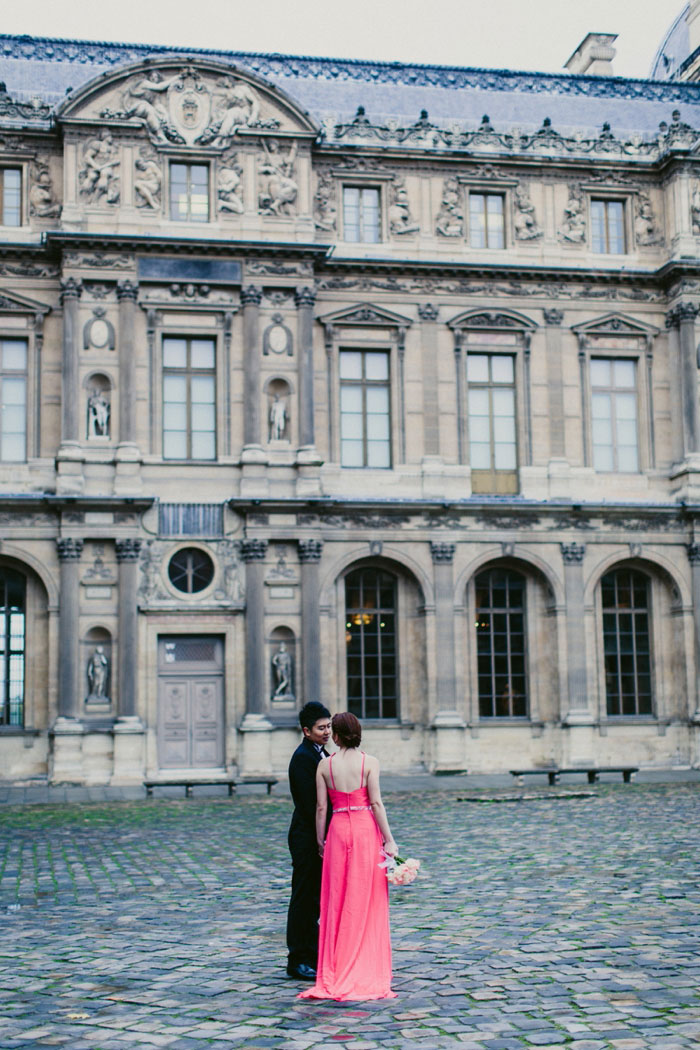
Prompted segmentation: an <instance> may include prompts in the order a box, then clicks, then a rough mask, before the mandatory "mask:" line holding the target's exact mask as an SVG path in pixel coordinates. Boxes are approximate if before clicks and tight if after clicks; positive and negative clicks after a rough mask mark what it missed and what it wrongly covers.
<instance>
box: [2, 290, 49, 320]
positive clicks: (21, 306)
mask: <svg viewBox="0 0 700 1050" xmlns="http://www.w3.org/2000/svg"><path fill="white" fill-rule="evenodd" d="M50 310H51V307H50V306H47V305H46V303H39V302H37V301H36V299H30V298H29V297H28V296H26V295H18V294H17V293H16V292H10V291H8V290H7V289H5V288H0V312H1V313H18V314H33V315H34V316H35V317H36V316H37V315H38V316H39V317H43V316H44V315H45V314H47V313H49V311H50Z"/></svg>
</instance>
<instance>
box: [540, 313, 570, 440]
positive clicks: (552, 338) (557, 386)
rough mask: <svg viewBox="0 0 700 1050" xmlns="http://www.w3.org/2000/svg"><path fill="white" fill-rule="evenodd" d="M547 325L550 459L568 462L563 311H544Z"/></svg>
mask: <svg viewBox="0 0 700 1050" xmlns="http://www.w3.org/2000/svg"><path fill="white" fill-rule="evenodd" d="M542 312H543V314H544V321H545V324H546V326H547V327H546V329H545V339H546V345H547V390H548V395H549V404H548V409H549V458H550V459H554V460H566V439H565V426H564V379H563V374H562V360H561V344H562V338H561V323H562V321H563V320H564V314H563V313H562V311H561V310H543V311H542Z"/></svg>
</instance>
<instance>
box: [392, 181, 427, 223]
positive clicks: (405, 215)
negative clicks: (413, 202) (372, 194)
mask: <svg viewBox="0 0 700 1050" xmlns="http://www.w3.org/2000/svg"><path fill="white" fill-rule="evenodd" d="M389 229H390V230H391V232H392V233H395V234H404V233H416V232H417V231H418V230H419V229H420V226H419V225H418V223H417V222H414V221H413V219H412V218H411V208H410V205H409V203H408V193H407V192H406V184H405V183H404V180H403V179H397V180H396V182H395V183H394V186H393V194H392V201H391V204H390V205H389Z"/></svg>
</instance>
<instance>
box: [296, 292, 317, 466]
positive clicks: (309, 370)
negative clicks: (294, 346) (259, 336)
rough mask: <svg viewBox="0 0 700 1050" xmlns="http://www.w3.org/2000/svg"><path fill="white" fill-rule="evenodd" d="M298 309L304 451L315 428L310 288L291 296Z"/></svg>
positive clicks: (301, 442)
mask: <svg viewBox="0 0 700 1050" xmlns="http://www.w3.org/2000/svg"><path fill="white" fill-rule="evenodd" d="M294 302H295V303H296V307H297V331H298V335H299V445H300V446H301V448H303V449H306V448H308V449H311V448H314V447H315V444H316V435H315V429H314V338H313V336H314V303H315V302H316V293H315V291H314V290H313V288H297V290H296V294H295V296H294Z"/></svg>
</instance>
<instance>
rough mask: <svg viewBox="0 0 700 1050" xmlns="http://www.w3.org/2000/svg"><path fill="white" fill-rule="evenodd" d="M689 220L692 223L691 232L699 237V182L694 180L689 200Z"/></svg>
mask: <svg viewBox="0 0 700 1050" xmlns="http://www.w3.org/2000/svg"><path fill="white" fill-rule="evenodd" d="M690 220H691V222H692V224H693V233H694V234H695V236H696V237H700V182H696V183H695V188H694V189H693V196H692V198H691V201H690Z"/></svg>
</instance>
